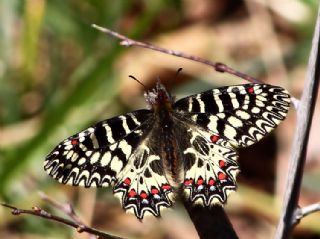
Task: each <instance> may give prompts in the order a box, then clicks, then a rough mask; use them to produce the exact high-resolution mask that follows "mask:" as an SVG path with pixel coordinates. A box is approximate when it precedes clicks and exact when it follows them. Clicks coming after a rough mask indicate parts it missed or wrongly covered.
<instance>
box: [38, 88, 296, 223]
mask: <svg viewBox="0 0 320 239" xmlns="http://www.w3.org/2000/svg"><path fill="white" fill-rule="evenodd" d="M145 99H146V102H147V105H148V109H141V110H136V111H133V112H130V113H127V114H123V115H119V116H116V117H113V118H110V119H107V120H104V121H101V122H99V123H97V124H95V125H93V126H91V127H89V128H87V129H85V130H83V131H81V132H80V133H77V134H75V135H73V136H71V137H69V138H67V139H65V140H64V141H62V142H61V143H60V144H58V145H57V146H56V147H55V148H54V149H53V151H52V152H51V153H50V154H49V155H48V156H47V157H46V159H45V162H44V169H45V171H46V172H47V173H48V174H49V175H50V176H52V177H53V178H55V179H57V180H58V181H59V182H60V183H63V184H70V185H74V186H84V187H109V186H112V187H113V192H114V194H115V196H117V197H118V198H119V199H120V202H121V204H122V207H123V208H124V209H125V210H126V211H129V212H133V213H134V214H135V216H136V217H137V218H138V219H142V218H143V217H144V216H145V215H148V214H152V215H154V216H160V211H161V210H162V209H164V208H168V207H171V206H172V205H173V202H174V200H175V196H176V194H177V193H179V192H182V194H183V196H184V197H185V199H186V200H189V202H191V203H192V204H201V205H203V206H204V207H210V206H211V205H215V204H225V203H226V201H227V198H228V195H229V193H230V192H233V191H235V190H236V187H237V185H236V175H237V173H238V172H239V165H238V162H237V158H238V153H237V149H238V148H241V147H247V146H250V145H252V144H254V143H256V142H258V141H259V140H260V139H262V138H263V137H264V136H266V135H267V134H268V133H269V132H270V131H272V130H273V129H274V128H276V127H277V125H279V124H280V122H281V121H283V120H284V119H285V117H286V115H287V112H288V109H289V107H290V95H289V94H288V92H287V91H286V90H285V89H283V88H281V87H278V86H272V85H267V84H243V85H234V86H225V87H221V88H216V89H212V90H208V91H205V92H202V93H199V94H195V95H191V96H188V97H185V98H182V99H180V100H177V101H175V99H174V97H172V96H171V94H170V93H169V92H168V91H167V90H166V89H165V87H164V86H163V85H162V84H161V83H160V82H158V83H157V84H156V86H155V88H154V89H152V90H150V91H146V92H145Z"/></svg>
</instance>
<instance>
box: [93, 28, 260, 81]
mask: <svg viewBox="0 0 320 239" xmlns="http://www.w3.org/2000/svg"><path fill="white" fill-rule="evenodd" d="M92 27H93V28H95V29H97V30H99V31H101V32H104V33H106V34H109V35H111V36H113V37H115V38H118V39H120V40H121V42H120V45H122V46H127V47H129V46H137V47H142V48H147V49H150V50H154V51H159V52H162V53H164V54H168V55H172V56H176V57H181V58H185V59H188V60H191V61H195V62H199V63H202V64H205V65H208V66H211V67H213V68H214V69H215V70H216V71H218V72H222V73H224V72H227V73H229V74H231V75H234V76H237V77H239V78H241V79H244V80H247V81H249V82H252V83H261V82H260V81H259V80H257V79H255V78H254V77H251V76H249V75H247V74H244V73H241V72H239V71H237V70H235V69H233V68H231V67H229V66H227V65H226V64H223V63H220V62H212V61H209V60H206V59H203V58H201V57H198V56H194V55H190V54H186V53H184V52H181V51H175V50H170V49H166V48H162V47H159V46H155V45H152V44H149V43H145V42H140V41H136V40H133V39H130V38H128V37H126V36H124V35H121V34H119V33H118V32H114V31H112V30H110V29H108V28H104V27H101V26H98V25H96V24H92Z"/></svg>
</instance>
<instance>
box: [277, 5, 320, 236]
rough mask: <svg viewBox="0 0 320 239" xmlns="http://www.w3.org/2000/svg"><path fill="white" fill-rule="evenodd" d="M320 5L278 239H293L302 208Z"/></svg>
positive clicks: (319, 68)
mask: <svg viewBox="0 0 320 239" xmlns="http://www.w3.org/2000/svg"><path fill="white" fill-rule="evenodd" d="M319 38H320V5H319V7H318V16H317V23H316V26H315V30H314V36H313V41H312V48H311V53H310V58H309V64H308V71H307V75H306V80H305V84H304V90H303V93H302V97H301V101H300V104H299V107H298V112H297V128H296V132H295V138H294V142H293V147H292V149H293V151H292V155H291V159H290V164H289V165H290V166H289V173H288V179H287V186H286V188H287V190H286V192H285V198H284V207H283V213H282V215H281V218H280V222H279V224H278V227H277V231H276V235H275V238H276V239H282V238H289V236H290V233H291V231H292V229H293V226H292V223H293V221H294V220H293V219H294V218H293V217H294V215H295V210H296V209H297V206H298V199H299V193H300V186H301V181H302V175H303V168H304V163H305V159H306V149H307V145H308V139H309V132H310V127H311V122H312V116H313V112H314V106H315V103H316V98H317V93H318V88H319V77H320V52H319V41H320V40H319Z"/></svg>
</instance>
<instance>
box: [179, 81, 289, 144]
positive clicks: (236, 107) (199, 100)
mask: <svg viewBox="0 0 320 239" xmlns="http://www.w3.org/2000/svg"><path fill="white" fill-rule="evenodd" d="M289 107H290V95H289V94H288V92H287V91H286V90H284V89H283V88H281V87H278V86H271V85H266V84H245V85H235V86H227V87H221V88H217V89H213V90H209V91H206V92H203V93H200V94H196V95H192V96H190V97H186V98H183V99H181V100H179V101H177V102H176V103H175V104H174V110H175V111H177V112H178V113H179V114H180V115H182V116H184V118H186V119H190V120H192V121H193V122H195V123H196V124H197V125H199V126H201V127H202V128H203V129H205V130H209V131H210V132H211V133H212V134H215V135H218V136H219V137H221V138H224V139H225V140H226V141H228V142H230V143H231V144H232V146H233V147H246V146H249V145H252V144H254V143H256V142H257V141H259V140H260V139H261V138H263V137H264V136H265V135H266V134H268V133H269V132H270V131H272V130H273V129H274V128H275V127H277V125H278V124H280V122H281V121H282V120H284V119H285V117H286V115H287V112H288V109H289Z"/></svg>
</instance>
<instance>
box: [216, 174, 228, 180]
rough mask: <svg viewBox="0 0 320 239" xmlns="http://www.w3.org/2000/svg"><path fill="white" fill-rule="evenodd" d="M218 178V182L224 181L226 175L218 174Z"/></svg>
mask: <svg viewBox="0 0 320 239" xmlns="http://www.w3.org/2000/svg"><path fill="white" fill-rule="evenodd" d="M218 178H219V180H224V179H226V178H227V175H225V174H224V173H221V172H220V173H218Z"/></svg>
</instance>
